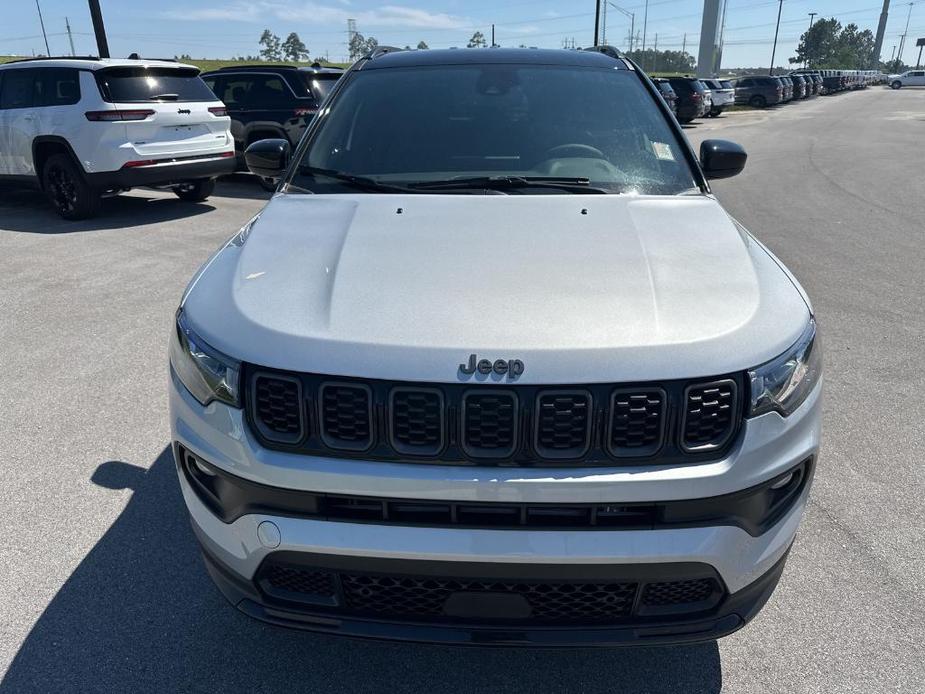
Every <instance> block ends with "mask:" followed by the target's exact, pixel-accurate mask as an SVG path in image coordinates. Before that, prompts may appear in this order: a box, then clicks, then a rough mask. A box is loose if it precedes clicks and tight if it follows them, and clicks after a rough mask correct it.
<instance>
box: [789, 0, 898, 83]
mask: <svg viewBox="0 0 925 694" xmlns="http://www.w3.org/2000/svg"><path fill="white" fill-rule="evenodd" d="M887 1H889V0H887ZM807 14H809V29H807V30H806V37H807V39H808V38H809V32H811V31H812V30H813V19H814V18H815V16H816V15H817V14H819V13H818V12H809V13H807ZM807 45H808V44H807V43H805V42H804V44H803V50H804V51H806V53H807V55H806V59H805V60H804V61H803V67H806V68H808V67H809V55H808V54H809V49H808V48H807Z"/></svg>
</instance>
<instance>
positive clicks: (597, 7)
mask: <svg viewBox="0 0 925 694" xmlns="http://www.w3.org/2000/svg"><path fill="white" fill-rule="evenodd" d="M600 31H601V0H594V45H595V46H598V45H600V44H599V42H598V37H599V36H600Z"/></svg>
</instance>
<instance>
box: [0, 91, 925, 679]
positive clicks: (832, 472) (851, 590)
mask: <svg viewBox="0 0 925 694" xmlns="http://www.w3.org/2000/svg"><path fill="white" fill-rule="evenodd" d="M916 114H917V115H916ZM923 123H925V91H920V90H899V91H896V92H894V91H889V90H885V89H879V88H875V89H868V90H865V91H863V92H856V93H852V94H846V95H844V96H842V97H839V98H837V99H814V100H812V101H807V102H802V103H794V104H792V105H790V106H787V107H784V108H772V109H767V110H764V111H760V112H735V113H731V114H728V115H724V116H722V117H720V118H718V119H712V120H709V121H700V122H698V123H697V124H696V125H694V126H691V127H689V128H687V129H686V132H687V134H688V136H689V137H690V138H691V140H692V142H693V143H694V144H695V145H696V144H698V143H699V141H700V140H701V139H704V138H705V137H727V138H729V139H732V140H735V141H738V142H740V143H741V144H742V145H743V146H745V148H746V149H747V150H748V152H749V154H750V163H749V165H748V167H747V168H746V170H745V173H744V174H742V175H741V176H739V177H737V178H735V179H731V180H729V181H720V182H719V183H717V184H715V190H716V192H717V194H718V195H719V197H720V198H721V200H722V202H723V204H724V205H725V206H726V208H727V209H728V210H730V211H731V212H732V213H733V214H734V215H735V216H737V217H738V218H739V219H740V220H741V221H742V222H743V223H744V224H745V225H746V226H748V227H749V228H750V229H751V230H752V231H753V232H755V233H756V235H757V236H758V237H759V238H760V239H761V240H762V241H763V242H765V243H766V244H768V245H769V246H770V248H771V249H772V250H773V251H774V252H775V253H777V254H778V255H779V256H780V257H781V259H782V260H783V261H784V262H785V263H786V264H787V265H788V266H789V267H790V268H791V269H793V271H794V272H795V273H796V274H797V276H798V277H799V279H800V281H801V282H802V283H803V284H804V285H805V286H806V288H807V290H808V292H809V293H810V295H811V296H812V297H813V300H814V303H815V309H816V311H817V313H818V314H819V316H820V324H821V328H822V334H823V340H824V348H825V356H826V360H827V365H826V377H827V402H826V408H825V409H826V419H825V424H824V448H823V454H822V459H821V461H820V467H819V470H818V473H817V478H816V483H815V486H814V488H813V491H812V500H811V503H810V507H809V509H808V513H807V518H806V521H805V523H804V525H803V527H802V529H801V532H800V535H799V537H798V539H797V543H796V545H795V547H794V550H793V555H792V557H791V559H790V563H789V564H788V566H787V570H786V572H785V574H784V577H783V580H782V582H781V585H780V587H779V589H778V591H777V592H776V593H775V594H774V596H773V597H772V599H771V602H770V603H769V605H768V607H767V608H766V609H765V611H764V612H763V613H762V614H761V615H760V616H759V617H758V618H757V619H756V620H755V621H754V622H753V623H752V624H751V625H749V626H748V627H747V628H746V629H745V630H744V631H742V632H739V633H738V634H736V635H734V636H732V637H729V638H727V639H725V640H723V641H721V642H719V644H714V643H708V644H703V645H698V646H687V647H677V648H662V649H643V650H638V649H637V650H614V651H554V652H542V651H521V650H508V649H500V650H485V649H465V650H459V649H450V648H442V647H431V646H416V645H398V644H378V643H363V642H353V641H347V640H345V639H338V638H331V637H324V636H313V635H309V634H303V633H293V632H288V631H281V630H277V629H273V628H270V627H266V626H264V625H262V624H259V623H256V622H253V621H250V620H248V619H247V618H246V617H244V616H243V615H241V614H239V613H237V612H236V611H234V610H233V609H232V608H231V607H230V606H228V605H227V604H225V603H224V601H223V599H222V598H221V597H220V596H219V594H218V592H217V591H216V590H215V589H214V588H213V586H212V585H211V583H210V582H209V581H208V579H207V577H206V575H205V572H204V569H203V568H202V566H201V563H200V561H199V559H198V557H197V556H196V549H195V544H194V541H193V538H192V535H191V532H190V530H189V526H188V524H187V522H186V519H185V516H184V514H185V509H184V507H183V504H182V501H181V499H180V495H179V491H178V488H177V484H176V480H175V476H174V475H175V473H174V471H173V468H172V465H173V463H172V461H171V460H170V457H169V451H168V450H167V445H168V443H169V434H168V429H167V417H166V402H165V381H166V336H167V332H168V330H169V329H170V326H171V324H172V319H173V311H174V309H175V307H176V304H177V302H178V300H179V297H180V293H181V291H182V289H183V287H184V285H185V283H186V281H187V280H188V279H189V277H190V276H191V275H192V273H193V272H194V270H195V269H196V267H198V265H199V264H200V263H201V262H202V261H203V260H205V259H206V258H207V257H208V255H209V254H210V253H211V252H212V251H213V250H214V249H215V248H217V247H218V245H219V244H220V243H222V241H223V240H225V239H226V238H227V237H228V236H230V235H231V234H232V233H233V232H234V231H235V230H236V229H237V228H238V227H240V226H241V225H242V224H243V223H244V222H245V221H247V219H248V218H249V217H250V216H251V215H252V214H253V213H255V212H256V211H257V210H259V209H260V207H261V205H262V204H263V200H264V199H266V197H267V194H265V193H263V192H262V191H261V189H260V188H259V186H257V184H256V182H254V181H251V180H249V179H248V178H247V177H246V176H239V177H236V178H235V179H233V180H231V181H224V182H222V183H221V184H220V185H219V186H218V187H217V189H216V194H215V195H214V196H213V197H212V198H210V199H209V201H207V202H206V203H201V204H197V205H189V204H187V203H181V202H180V201H178V200H176V199H175V197H174V196H173V195H172V194H170V193H159V192H152V191H135V192H133V193H131V194H129V195H125V196H122V197H120V198H117V199H112V200H107V201H104V203H103V210H102V215H101V216H100V217H98V218H97V219H94V220H89V221H87V222H78V223H74V222H65V221H63V220H61V219H59V218H58V217H57V216H56V215H55V214H54V213H53V212H52V211H51V210H50V209H49V208H48V207H47V206H46V205H45V204H44V202H43V201H42V200H41V198H40V196H39V195H37V194H35V193H30V192H13V191H11V190H9V189H4V190H2V191H0V273H2V278H3V279H2V284H0V288H2V289H0V317H2V319H3V321H2V325H3V330H0V355H2V357H3V363H4V367H5V368H4V369H3V370H2V371H0V441H2V445H0V458H2V462H3V465H2V466H0V490H2V492H0V494H2V500H3V502H4V507H5V508H6V510H7V513H6V516H7V521H6V533H5V536H6V541H5V542H4V543H3V544H2V545H0V559H2V561H3V563H4V565H5V566H7V567H9V568H8V570H7V572H6V580H4V581H2V582H0V604H2V608H0V609H2V612H3V614H2V619H0V625H2V626H0V664H2V667H3V668H4V670H5V673H6V674H5V678H4V679H3V685H2V687H3V688H4V689H7V690H8V691H16V692H20V691H49V690H56V691H67V690H112V691H126V690H142V689H160V690H165V691H176V690H191V691H212V690H226V691H228V690H231V691H238V690H252V691H279V690H282V689H292V688H305V689H312V690H315V691H347V690H352V691H433V692H439V691H454V692H465V691H505V692H506V691H511V692H515V691H593V692H597V691H600V692H604V691H606V692H616V691H631V692H641V691H679V692H697V691H708V692H709V691H719V690H720V689H721V688H722V689H725V690H727V691H735V692H740V691H755V692H759V691H762V692H767V691H787V692H790V691H826V692H828V691H919V690H921V689H922V688H923V687H925V665H923V656H925V648H923V645H922V644H923V642H925V609H923V607H922V605H921V601H920V597H919V596H920V595H921V594H922V590H923V588H925V585H923V578H922V576H923V574H925V560H923V558H922V554H923V552H922V549H923V546H925V521H923V518H925V501H923V494H922V492H923V490H925V470H923V466H922V459H923V448H925V426H923V424H922V421H925V402H923V398H922V392H923V391H925V374H923V371H922V369H921V365H920V361H921V355H922V345H923V338H925V335H923V333H925V309H923V308H922V297H923V296H925V272H923V271H922V266H923V260H925V250H923V247H922V228H923V219H925V200H923V199H922V196H921V185H920V184H919V183H917V180H920V177H921V169H920V166H921V162H920V157H919V156H918V153H917V149H916V147H915V146H914V143H916V142H921V132H922V128H923ZM308 221H310V220H308Z"/></svg>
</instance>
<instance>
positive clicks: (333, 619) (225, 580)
mask: <svg viewBox="0 0 925 694" xmlns="http://www.w3.org/2000/svg"><path fill="white" fill-rule="evenodd" d="M203 549H204V551H203V558H204V560H205V565H206V569H207V570H208V572H209V575H210V577H211V578H212V580H213V581H214V582H215V584H216V586H217V587H218V588H219V590H220V591H221V592H222V594H223V595H224V596H225V598H226V599H227V600H228V601H229V602H230V603H231V604H232V605H234V606H235V607H237V608H238V609H239V610H241V611H242V612H244V613H245V614H247V615H249V616H251V617H254V618H255V619H259V620H261V621H264V622H268V623H270V624H275V625H277V626H283V627H289V628H293V629H302V630H306V631H313V632H322V633H329V634H336V635H340V636H350V637H359V638H369V639H388V640H396V641H412V642H426V643H444V644H453V645H469V646H487V645H493V646H518V647H527V646H530V647H556V648H561V647H571V646H574V647H595V646H621V645H652V644H666V643H690V642H698V641H705V640H710V639H716V638H720V637H722V636H727V635H729V634H731V633H733V632H734V631H737V630H738V629H740V628H742V627H743V626H745V624H747V623H748V622H749V621H751V619H752V618H753V617H754V616H755V615H756V614H757V613H758V612H759V611H760V610H761V608H762V607H763V606H764V604H765V603H766V602H767V600H768V598H770V596H771V594H772V593H773V592H774V589H775V588H776V586H777V583H778V581H779V580H780V576H781V574H782V573H783V570H784V564H785V563H786V559H787V554H788V552H789V546H788V548H787V550H786V551H785V552H784V554H783V555H782V556H781V558H780V559H778V560H777V562H775V563H774V564H773V565H772V566H771V568H770V569H768V570H767V571H766V572H765V573H764V574H763V575H762V576H760V577H759V578H758V579H756V580H755V581H753V582H752V583H751V584H749V585H748V586H746V587H745V588H743V589H741V590H740V591H738V592H736V593H733V594H728V593H725V592H723V593H719V592H717V593H715V594H714V595H710V596H708V597H706V598H704V599H703V600H702V601H700V602H699V603H696V604H694V605H692V606H691V608H689V609H688V610H687V611H685V612H683V613H681V614H673V615H667V614H665V613H664V612H662V613H661V614H660V613H659V610H664V608H659V607H655V608H649V609H648V613H647V614H646V613H645V610H639V609H637V607H636V605H638V604H639V603H640V601H641V598H640V597H636V599H635V600H636V605H634V606H633V608H632V612H633V615H632V616H629V617H627V618H624V619H622V620H616V621H615V622H613V623H610V624H594V623H585V624H577V625H556V626H554V625H550V624H543V623H536V622H533V623H531V622H529V621H527V622H524V621H523V620H517V619H508V620H504V619H500V618H499V613H498V610H499V609H503V607H501V606H500V605H503V604H504V603H501V604H500V605H499V603H497V602H492V601H486V602H484V603H482V604H481V605H475V606H470V607H471V608H472V609H473V610H475V611H476V612H478V611H481V614H480V615H479V617H480V618H479V619H477V620H475V621H474V620H473V619H472V618H471V617H469V618H467V617H460V616H458V615H457V616H449V617H440V618H439V619H437V620H435V619H434V618H431V619H419V620H416V621H409V620H407V619H402V620H398V619H393V618H390V617H389V615H388V614H385V615H373V616H372V617H370V616H356V615H351V614H349V613H348V614H347V615H343V614H336V613H333V612H332V611H331V609H330V607H328V606H325V605H324V602H325V600H324V599H323V598H318V599H316V601H315V602H316V603H322V604H321V605H318V604H316V605H314V606H312V605H306V604H304V603H301V604H300V603H297V602H295V601H290V600H287V598H286V597H285V591H283V592H282V597H278V596H272V597H268V596H267V594H266V593H265V592H264V591H263V590H262V589H261V587H260V586H261V585H262V584H263V583H264V582H261V581H258V582H257V583H255V582H250V581H244V580H242V579H241V577H240V576H238V575H237V574H236V573H235V572H234V571H233V570H232V569H230V568H229V567H227V566H225V565H223V564H222V563H221V561H220V560H218V559H216V557H215V556H213V555H212V554H210V553H209V551H208V550H207V549H205V545H203ZM281 554H283V555H284V556H285V553H281ZM275 556H276V555H271V557H275ZM298 561H299V563H301V564H304V565H306V566H312V567H314V566H317V565H319V564H320V565H322V566H324V567H325V568H326V569H329V570H330V571H331V573H332V575H334V576H336V577H337V579H336V583H335V584H333V585H336V586H337V588H336V590H335V591H334V592H335V595H336V597H334V598H333V602H335V603H337V602H340V603H343V602H344V595H345V593H346V589H345V588H344V585H345V581H344V579H343V578H341V577H354V580H356V579H355V576H356V574H354V573H353V571H355V568H356V567H357V566H361V569H360V574H359V575H360V576H361V577H363V576H369V577H373V578H375V577H376V576H388V577H393V578H391V579H390V580H391V581H393V582H398V581H404V582H411V581H417V582H418V583H423V582H425V581H427V579H428V578H429V577H430V576H431V575H432V576H434V578H432V579H430V580H429V581H428V583H432V584H436V583H439V582H440V581H441V579H440V577H441V576H453V577H459V578H458V579H454V581H453V582H454V583H458V582H463V584H464V582H465V581H466V580H467V579H466V578H464V576H466V575H472V574H473V571H475V572H476V575H478V576H484V575H485V572H484V569H482V568H475V569H473V566H472V565H471V564H458V563H452V562H442V563H440V562H438V563H422V562H418V561H397V562H396V561H394V560H392V561H388V560H387V561H386V562H383V561H382V560H380V561H376V560H369V559H367V558H362V559H360V560H359V561H357V560H356V559H355V558H351V557H344V556H340V555H328V556H319V555H298ZM625 568H626V567H604V572H603V574H601V572H600V571H596V572H593V573H594V576H595V579H596V580H607V578H606V577H607V576H608V575H610V574H613V575H614V576H615V577H616V580H626V579H627V573H626V571H625ZM635 569H636V570H635V571H634V572H631V573H630V576H631V579H630V580H633V579H636V580H642V579H644V578H649V579H652V580H656V581H662V582H663V583H660V584H658V585H670V583H666V582H664V581H670V579H671V578H672V577H684V576H690V575H691V574H690V572H694V573H695V574H702V573H703V572H704V571H705V570H706V571H709V569H706V568H705V565H697V564H687V565H685V564H660V565H659V564H656V565H638V566H636V567H635ZM341 571H343V572H345V573H340V572H341ZM383 571H384V572H388V573H378V574H377V572H383ZM407 572H412V573H413V574H414V575H415V577H414V578H404V576H405V575H406V574H407ZM576 572H578V573H580V574H581V576H582V578H583V579H584V580H588V579H587V574H588V573H590V572H589V571H588V569H587V568H586V567H579V566H572V567H566V568H565V570H564V571H563V570H561V569H560V570H559V571H556V570H555V569H553V571H552V572H550V568H549V567H541V568H539V569H537V568H536V567H533V566H532V565H523V564H508V565H505V564H495V565H491V571H490V574H491V575H490V576H488V578H487V581H490V582H493V583H503V584H504V585H506V586H510V585H511V584H513V583H517V582H519V581H528V582H529V581H531V580H535V579H536V577H537V575H538V574H539V573H541V574H543V576H544V578H545V579H546V580H550V579H549V576H550V573H552V574H553V576H556V575H559V576H560V577H561V578H565V577H568V576H574V575H575V574H576ZM422 573H423V574H424V575H423V576H421V574H422ZM561 578H560V580H561ZM485 580H486V579H482V581H480V583H482V584H483V585H484V583H485ZM687 580H688V581H689V579H687ZM681 582H682V583H683V582H684V581H683V579H682V581H681ZM543 587H546V588H548V584H543ZM457 595H458V594H457ZM469 595H472V594H471V593H470V594H469ZM477 595H482V596H484V593H482V594H477ZM641 595H644V592H643V590H642V588H640V589H639V590H638V591H637V596H641ZM492 597H496V594H492ZM395 599H396V600H398V598H395ZM348 601H349V599H348ZM406 604H407V602H406ZM639 613H641V614H639Z"/></svg>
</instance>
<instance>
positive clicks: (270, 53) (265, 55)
mask: <svg viewBox="0 0 925 694" xmlns="http://www.w3.org/2000/svg"><path fill="white" fill-rule="evenodd" d="M257 43H259V44H260V45H261V46H263V48H261V49H260V57H261V58H262V59H263V60H268V61H274V60H282V59H283V54H282V52H281V50H280V40H279V36H277V35H276V34H274V33H272V32H271V31H270V30H269V29H264V30H263V33H262V34H261V35H260V40H259V41H258V42H257Z"/></svg>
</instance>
